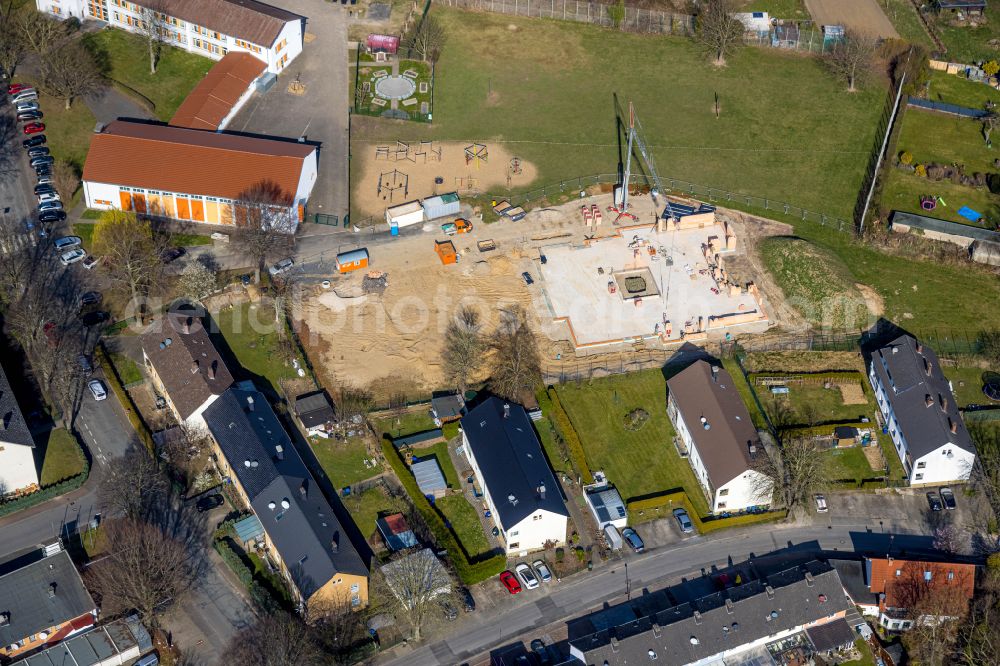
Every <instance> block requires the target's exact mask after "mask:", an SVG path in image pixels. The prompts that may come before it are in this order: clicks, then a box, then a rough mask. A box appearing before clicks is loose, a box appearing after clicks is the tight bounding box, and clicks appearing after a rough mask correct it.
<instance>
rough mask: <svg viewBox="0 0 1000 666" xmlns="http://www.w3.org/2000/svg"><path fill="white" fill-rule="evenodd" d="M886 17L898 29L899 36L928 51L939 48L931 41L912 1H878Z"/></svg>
mask: <svg viewBox="0 0 1000 666" xmlns="http://www.w3.org/2000/svg"><path fill="white" fill-rule="evenodd" d="M878 4H879V5H881V7H882V10H883V11H884V12H885V15H886V16H887V17H889V22H890V23H892V25H893V27H894V28H896V32H898V33H899V36H900V37H902V38H903V39H905V40H906V41H908V42H910V43H912V44H918V45H920V46H923V47H924V48H925V49H927V50H928V51H935V50H936V49H937V47H936V46H935V45H934V42H933V41H932V40H931V38H930V36H929V35H928V34H927V31H926V30H924V26H923V24H921V23H920V17H919V16H917V10H916V9H915V8H914V7H913V4H912V3H911V2H910V0H878Z"/></svg>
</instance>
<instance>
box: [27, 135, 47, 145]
mask: <svg viewBox="0 0 1000 666" xmlns="http://www.w3.org/2000/svg"><path fill="white" fill-rule="evenodd" d="M45 141H46V139H45V135H44V134H36V135H35V136H33V137H31V138H30V139H25V140H24V141H22V142H21V145H22V146H24V147H25V148H34V147H35V146H40V145H42V144H43V143H45Z"/></svg>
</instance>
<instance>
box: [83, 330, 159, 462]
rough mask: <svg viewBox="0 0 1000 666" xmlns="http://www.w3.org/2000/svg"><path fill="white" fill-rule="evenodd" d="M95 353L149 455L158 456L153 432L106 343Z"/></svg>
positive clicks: (100, 345)
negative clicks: (133, 398)
mask: <svg viewBox="0 0 1000 666" xmlns="http://www.w3.org/2000/svg"><path fill="white" fill-rule="evenodd" d="M94 355H95V356H96V357H97V361H98V363H100V364H101V369H102V370H104V378H105V379H107V380H108V384H110V385H111V390H112V391H114V393H115V396H117V398H118V402H119V403H121V406H122V409H124V410H125V416H127V417H128V421H129V423H131V424H132V428H133V429H134V430H135V432H136V434H137V435H138V436H139V441H140V442H142V444H143V446H145V447H146V450H148V451H149V455H151V456H153V457H154V458H155V457H156V445H155V444H154V443H153V433H152V432H150V430H149V426H148V425H146V422H145V421H144V420H143V418H142V415H141V414H139V410H138V408H137V407H136V406H135V403H134V402H132V397H131V396H129V394H128V391H126V390H125V386H124V385H123V384H122V380H121V377H119V376H118V370H116V369H115V364H114V363H112V362H111V359H110V358H108V353H107V351H106V350H105V349H104V344H103V343H102V344H99V345H97V348H96V349H95V350H94Z"/></svg>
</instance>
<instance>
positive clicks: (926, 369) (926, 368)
mask: <svg viewBox="0 0 1000 666" xmlns="http://www.w3.org/2000/svg"><path fill="white" fill-rule="evenodd" d="M924 372H926V373H927V376H928V377H930V376H931V362H930V361H928V360H927V359H926V358H925V359H924Z"/></svg>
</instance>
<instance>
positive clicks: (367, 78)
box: [351, 49, 434, 120]
mask: <svg viewBox="0 0 1000 666" xmlns="http://www.w3.org/2000/svg"><path fill="white" fill-rule="evenodd" d="M352 70H353V71H352V72H351V74H352V75H353V78H354V81H355V89H354V112H355V113H361V114H365V115H372V116H385V117H387V118H396V119H400V120H430V118H431V115H432V114H433V112H434V66H433V64H432V63H429V62H424V61H422V60H412V59H406V58H399V57H397V56H389V59H388V60H387V61H385V60H383V61H376V59H375V56H373V55H372V54H370V53H368V52H366V51H365V50H364V49H359V52H358V56H357V59H356V60H355V63H354V66H353V68H352Z"/></svg>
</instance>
